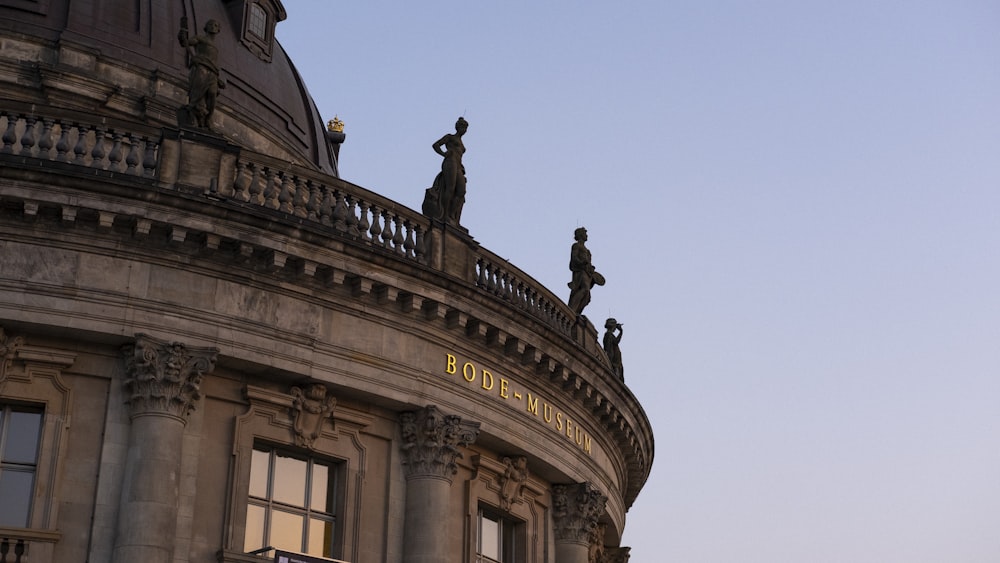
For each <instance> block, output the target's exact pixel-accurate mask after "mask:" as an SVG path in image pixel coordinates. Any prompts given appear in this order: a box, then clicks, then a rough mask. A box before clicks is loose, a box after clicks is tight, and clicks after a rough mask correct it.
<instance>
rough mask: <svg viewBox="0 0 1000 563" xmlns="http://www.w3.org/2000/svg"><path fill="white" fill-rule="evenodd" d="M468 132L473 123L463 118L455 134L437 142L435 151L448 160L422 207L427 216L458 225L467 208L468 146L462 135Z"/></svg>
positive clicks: (456, 123)
mask: <svg viewBox="0 0 1000 563" xmlns="http://www.w3.org/2000/svg"><path fill="white" fill-rule="evenodd" d="M468 130H469V122H468V121H466V120H465V118H463V117H459V118H458V121H456V122H455V132H454V133H448V134H447V135H445V136H443V137H441V138H440V139H438V140H437V142H436V143H434V145H433V147H434V152H436V153H438V154H439V155H441V156H443V157H444V160H443V161H442V162H441V172H440V173H439V174H438V175H437V177H436V178H434V185H433V186H431V187H430V188H428V190H427V192H426V193H425V194H424V203H423V206H422V207H421V210H422V211H423V212H424V215H427V216H428V217H430V218H431V219H438V220H441V221H444V222H445V223H448V224H451V225H458V222H459V220H460V219H461V218H462V207H463V206H464V205H465V166H463V165H462V155H463V154H465V144H464V143H463V142H462V136H463V135H465V132H466V131H468ZM442 147H443V148H444V150H442Z"/></svg>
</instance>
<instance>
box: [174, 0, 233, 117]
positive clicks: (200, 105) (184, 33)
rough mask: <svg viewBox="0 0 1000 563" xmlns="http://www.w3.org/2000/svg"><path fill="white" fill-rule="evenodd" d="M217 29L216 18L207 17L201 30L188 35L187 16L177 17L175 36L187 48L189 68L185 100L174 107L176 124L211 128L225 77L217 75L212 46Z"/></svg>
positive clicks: (224, 84) (224, 85)
mask: <svg viewBox="0 0 1000 563" xmlns="http://www.w3.org/2000/svg"><path fill="white" fill-rule="evenodd" d="M219 30H220V26H219V22H217V21H216V20H208V21H207V22H205V34H204V35H195V36H193V37H191V36H190V35H189V34H188V22H187V18H186V17H182V18H181V30H180V31H178V32H177V40H178V41H179V42H180V44H181V47H184V49H185V50H186V52H187V66H188V68H189V69H191V70H190V72H189V74H188V103H187V105H185V106H182V107H181V108H180V109H179V110H178V111H177V122H178V125H181V126H187V127H201V128H203V129H211V126H210V124H211V118H212V113H214V112H215V101H216V99H217V98H218V97H219V88H225V87H226V83H225V80H224V79H222V78H221V77H220V76H219V50H218V48H217V47H216V46H215V36H216V35H218V34H219Z"/></svg>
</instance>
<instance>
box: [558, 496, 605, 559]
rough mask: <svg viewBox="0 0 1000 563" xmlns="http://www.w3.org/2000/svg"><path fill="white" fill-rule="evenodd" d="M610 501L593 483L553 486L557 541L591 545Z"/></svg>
mask: <svg viewBox="0 0 1000 563" xmlns="http://www.w3.org/2000/svg"><path fill="white" fill-rule="evenodd" d="M607 502H608V497H606V496H604V494H602V493H601V492H600V491H599V490H597V488H596V487H594V486H593V485H591V484H590V483H576V484H573V485H553V487H552V517H553V523H554V527H555V533H556V540H557V541H568V542H576V543H581V544H584V545H589V544H590V543H591V539H592V537H593V534H594V533H595V528H596V527H597V519H598V518H599V517H600V516H601V512H602V511H603V510H604V505H605V504H606V503H607Z"/></svg>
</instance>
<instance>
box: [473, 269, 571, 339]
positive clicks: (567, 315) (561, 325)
mask: <svg viewBox="0 0 1000 563" xmlns="http://www.w3.org/2000/svg"><path fill="white" fill-rule="evenodd" d="M474 275H475V284H476V287H478V288H479V289H481V290H482V291H485V292H487V293H489V294H491V295H495V296H496V297H498V298H500V299H503V300H504V301H507V302H509V303H510V304H511V305H512V306H514V307H515V308H517V309H521V310H523V311H527V312H528V313H529V314H530V315H532V316H534V317H536V318H538V319H539V320H541V321H542V322H543V323H545V324H547V325H549V326H551V327H553V328H555V329H556V330H558V331H560V332H563V333H569V332H570V329H571V328H572V327H573V324H574V322H575V317H574V316H572V312H571V311H570V309H569V307H568V306H567V305H565V304H563V302H562V300H560V299H559V298H558V297H556V296H555V294H553V293H552V292H551V291H549V290H548V289H546V288H545V287H544V286H543V285H542V284H540V283H538V282H536V281H535V280H534V279H532V278H531V276H529V275H528V274H526V273H524V272H522V271H521V270H519V269H518V268H517V267H515V266H514V265H512V264H510V263H509V262H507V261H506V260H504V259H503V258H500V257H499V256H497V255H496V254H493V253H492V252H490V251H488V250H485V249H479V252H478V256H476V267H475V272H474Z"/></svg>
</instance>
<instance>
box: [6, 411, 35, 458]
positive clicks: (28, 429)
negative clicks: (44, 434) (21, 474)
mask: <svg viewBox="0 0 1000 563" xmlns="http://www.w3.org/2000/svg"><path fill="white" fill-rule="evenodd" d="M41 426H42V413H39V412H18V411H10V413H9V416H8V417H7V419H6V420H5V421H4V427H5V430H6V433H7V436H6V442H5V444H4V448H3V461H5V462H8V463H28V464H31V465H34V463H35V459H36V455H37V453H38V433H39V431H40V430H41Z"/></svg>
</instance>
